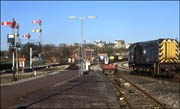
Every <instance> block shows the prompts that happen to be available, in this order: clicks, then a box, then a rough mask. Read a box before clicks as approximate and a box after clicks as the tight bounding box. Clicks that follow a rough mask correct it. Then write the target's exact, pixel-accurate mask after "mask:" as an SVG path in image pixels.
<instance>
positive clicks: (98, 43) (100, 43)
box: [95, 41, 106, 48]
mask: <svg viewBox="0 0 180 109" xmlns="http://www.w3.org/2000/svg"><path fill="white" fill-rule="evenodd" d="M105 44H106V42H103V41H99V42H95V45H96V46H98V47H100V48H102V47H104V45H105Z"/></svg>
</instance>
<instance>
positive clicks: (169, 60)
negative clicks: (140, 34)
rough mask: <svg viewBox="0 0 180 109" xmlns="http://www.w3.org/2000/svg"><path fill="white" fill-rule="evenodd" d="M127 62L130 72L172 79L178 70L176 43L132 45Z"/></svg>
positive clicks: (162, 41)
mask: <svg viewBox="0 0 180 109" xmlns="http://www.w3.org/2000/svg"><path fill="white" fill-rule="evenodd" d="M128 62H129V68H130V70H131V72H141V73H150V74H152V75H160V76H162V75H164V76H170V77H173V76H174V74H175V73H176V71H177V69H178V43H177V41H176V40H174V39H158V40H153V41H147V42H138V43H134V44H132V45H131V46H130V47H129V59H128Z"/></svg>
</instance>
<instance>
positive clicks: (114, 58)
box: [109, 55, 128, 63]
mask: <svg viewBox="0 0 180 109" xmlns="http://www.w3.org/2000/svg"><path fill="white" fill-rule="evenodd" d="M127 60H128V55H111V56H109V61H110V63H114V62H121V61H127Z"/></svg>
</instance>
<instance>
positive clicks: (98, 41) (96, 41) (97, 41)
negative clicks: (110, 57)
mask: <svg viewBox="0 0 180 109" xmlns="http://www.w3.org/2000/svg"><path fill="white" fill-rule="evenodd" d="M94 42H95V43H97V44H99V43H100V42H101V41H100V40H95V41H94ZM98 54H99V47H98ZM99 58H100V57H99V56H98V70H99Z"/></svg>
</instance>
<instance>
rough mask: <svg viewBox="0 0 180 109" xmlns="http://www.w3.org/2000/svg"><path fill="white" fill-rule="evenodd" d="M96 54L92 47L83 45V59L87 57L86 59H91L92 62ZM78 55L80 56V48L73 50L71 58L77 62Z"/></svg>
mask: <svg viewBox="0 0 180 109" xmlns="http://www.w3.org/2000/svg"><path fill="white" fill-rule="evenodd" d="M96 55H97V54H96V52H95V50H94V49H91V48H88V47H84V51H83V57H84V60H85V59H88V60H91V62H92V61H93V60H94V59H95V57H96ZM80 56H81V52H80V48H77V49H75V50H73V53H72V59H74V60H75V61H76V62H78V60H79V58H80Z"/></svg>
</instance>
